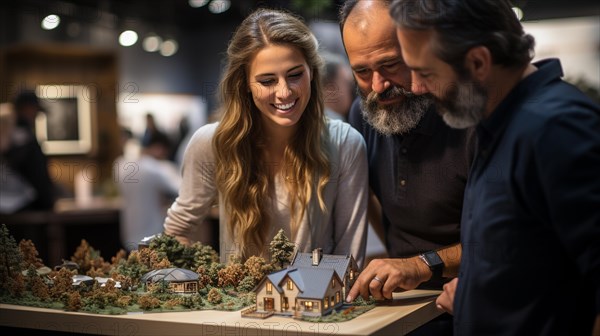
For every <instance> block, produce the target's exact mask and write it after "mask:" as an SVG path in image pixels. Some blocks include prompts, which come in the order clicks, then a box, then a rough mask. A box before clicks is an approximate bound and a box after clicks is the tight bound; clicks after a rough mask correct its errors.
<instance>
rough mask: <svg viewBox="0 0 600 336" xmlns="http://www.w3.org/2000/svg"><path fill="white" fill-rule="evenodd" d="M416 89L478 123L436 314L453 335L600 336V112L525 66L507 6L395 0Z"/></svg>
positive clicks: (555, 79) (555, 64)
mask: <svg viewBox="0 0 600 336" xmlns="http://www.w3.org/2000/svg"><path fill="white" fill-rule="evenodd" d="M391 15H392V17H393V18H394V20H395V21H396V23H397V25H398V29H397V36H398V40H399V42H400V44H401V45H402V56H403V58H404V61H405V62H406V64H407V65H408V67H409V68H410V69H411V71H412V85H413V86H412V91H413V92H414V93H416V94H433V95H434V96H435V97H436V101H437V103H438V104H437V105H438V111H440V112H441V113H442V114H443V118H444V120H445V121H446V123H448V124H449V125H450V126H452V127H456V128H464V127H470V126H475V125H476V130H477V136H478V148H477V152H476V157H475V161H474V162H473V166H472V168H471V172H470V174H469V180H468V183H467V187H466V190H465V200H464V206H463V212H462V220H461V225H462V230H461V243H462V247H463V252H462V261H461V266H460V272H459V277H458V280H453V281H452V282H450V283H448V284H446V285H445V286H444V287H445V291H444V293H443V294H442V295H441V296H440V297H439V298H438V300H437V303H438V305H439V307H440V308H441V309H443V310H445V311H448V312H453V313H454V332H455V334H456V335H592V334H593V335H600V328H599V327H600V176H599V175H598V174H599V172H600V106H598V104H596V103H594V102H593V101H592V100H591V99H589V98H588V97H586V96H585V95H584V94H583V93H582V92H580V91H579V90H578V89H576V88H575V87H574V86H572V85H570V84H568V83H566V82H564V81H562V80H561V77H562V75H563V73H562V69H561V64H560V62H559V61H558V60H556V59H549V60H543V61H540V62H536V63H531V59H532V57H533V48H534V39H533V37H532V36H530V35H528V34H525V32H524V31H523V28H522V26H521V24H520V22H519V21H518V19H517V18H516V16H515V15H514V13H513V11H512V9H511V6H510V4H509V3H508V1H505V0H430V1H423V0H395V1H394V3H393V4H392V5H391Z"/></svg>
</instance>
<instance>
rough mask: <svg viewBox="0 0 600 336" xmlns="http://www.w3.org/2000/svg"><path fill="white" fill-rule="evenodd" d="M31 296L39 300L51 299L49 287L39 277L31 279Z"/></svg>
mask: <svg viewBox="0 0 600 336" xmlns="http://www.w3.org/2000/svg"><path fill="white" fill-rule="evenodd" d="M29 283H30V287H31V294H32V295H33V296H35V297H37V298H38V299H40V300H42V301H45V300H48V299H49V298H50V291H49V290H48V285H46V283H45V282H44V280H42V278H40V277H39V276H37V275H36V276H34V277H32V278H31V279H30V282H29Z"/></svg>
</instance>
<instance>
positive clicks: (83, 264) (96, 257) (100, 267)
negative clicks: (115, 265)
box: [71, 239, 110, 275]
mask: <svg viewBox="0 0 600 336" xmlns="http://www.w3.org/2000/svg"><path fill="white" fill-rule="evenodd" d="M71 261H73V262H75V263H77V265H79V271H80V272H81V274H88V272H89V271H90V270H91V271H92V272H91V273H90V274H91V275H94V274H102V275H106V274H108V273H109V272H110V264H109V263H107V262H105V261H104V259H103V258H102V256H101V255H100V251H98V250H96V249H94V248H93V247H92V246H90V244H89V243H88V242H87V241H86V240H85V239H82V240H81V244H80V245H79V246H78V247H77V249H76V250H75V254H73V256H72V257H71Z"/></svg>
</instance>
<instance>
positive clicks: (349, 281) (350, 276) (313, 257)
mask: <svg viewBox="0 0 600 336" xmlns="http://www.w3.org/2000/svg"><path fill="white" fill-rule="evenodd" d="M290 267H318V268H325V269H329V268H332V269H334V270H335V271H336V272H337V274H338V276H339V277H340V279H342V284H343V288H342V296H343V297H346V294H347V293H348V291H349V290H350V288H352V285H354V281H356V278H357V277H358V273H359V271H358V265H357V264H356V261H355V260H354V257H352V256H351V255H333V254H323V250H322V249H320V248H317V249H314V250H313V251H312V253H301V252H298V253H296V255H294V258H293V259H292V262H291V264H290Z"/></svg>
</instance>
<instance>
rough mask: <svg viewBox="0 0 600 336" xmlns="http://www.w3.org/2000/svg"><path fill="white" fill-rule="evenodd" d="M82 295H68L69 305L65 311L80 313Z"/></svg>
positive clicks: (77, 293)
mask: <svg viewBox="0 0 600 336" xmlns="http://www.w3.org/2000/svg"><path fill="white" fill-rule="evenodd" d="M81 306H82V303H81V295H80V294H79V292H77V291H75V292H71V293H70V294H68V299H67V304H66V305H65V309H66V310H68V311H78V310H79V309H81Z"/></svg>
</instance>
